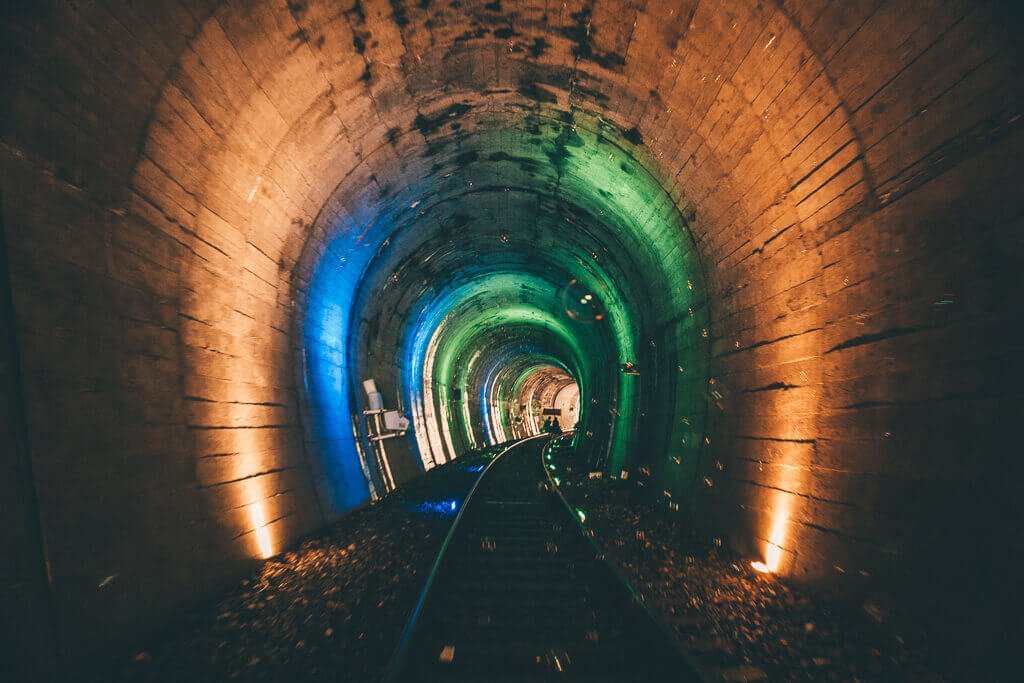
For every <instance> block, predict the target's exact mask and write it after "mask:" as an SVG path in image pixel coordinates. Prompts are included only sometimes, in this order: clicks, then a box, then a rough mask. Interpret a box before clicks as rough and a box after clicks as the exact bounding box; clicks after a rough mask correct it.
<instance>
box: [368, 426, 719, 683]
mask: <svg viewBox="0 0 1024 683" xmlns="http://www.w3.org/2000/svg"><path fill="white" fill-rule="evenodd" d="M549 441H550V439H549V438H548V437H535V438H532V439H526V440H524V441H521V442H519V443H517V444H515V445H513V446H511V447H509V448H508V449H506V450H505V451H503V452H502V453H501V454H499V455H498V456H497V457H496V458H495V459H494V460H493V461H492V462H491V463H490V465H489V466H488V467H487V469H486V470H485V471H484V473H483V474H482V475H481V477H480V479H479V480H478V481H477V483H476V485H475V486H474V487H473V489H472V490H471V491H470V493H469V495H468V496H467V497H466V500H465V502H464V504H463V507H462V509H461V510H460V511H459V514H458V516H457V517H456V519H455V522H454V523H453V525H452V528H451V530H450V531H449V533H448V536H447V538H446V539H445V541H444V544H443V546H442V549H441V552H440V553H439V555H438V558H437V561H436V562H435V564H434V567H433V569H432V571H431V573H430V576H429V577H428V579H427V583H426V586H425V587H424V590H423V594H422V595H421V597H420V601H419V603H418V604H417V606H416V609H415V610H414V611H413V614H412V617H411V618H410V620H409V623H408V625H407V627H406V630H405V633H404V635H403V638H402V640H401V642H400V644H399V646H398V648H397V649H396V651H395V654H394V657H393V658H392V661H391V663H390V665H389V667H388V670H387V673H386V674H385V677H384V680H385V681H387V682H389V683H397V682H399V681H402V682H409V681H430V682H432V683H433V682H446V681H467V682H468V681H474V682H483V681H488V682H490V681H496V682H497V681H535V680H549V679H551V680H564V681H587V682H599V681H680V682H682V681H700V680H702V678H701V676H700V675H699V674H698V672H697V671H696V669H695V668H694V667H693V666H692V665H691V664H690V663H689V661H688V660H687V658H686V657H685V656H684V655H683V653H682V652H681V651H680V650H679V649H678V646H677V645H676V643H675V641H674V640H673V639H672V638H671V637H670V636H669V635H668V634H667V633H666V632H665V631H663V630H662V628H661V627H660V625H659V624H658V623H657V622H656V621H655V620H654V619H653V618H652V617H651V616H650V614H649V613H648V612H647V610H646V609H645V608H644V606H643V604H642V603H641V602H640V601H639V600H638V599H637V598H636V596H635V595H634V594H633V592H632V590H631V589H630V587H629V586H628V584H627V583H626V582H625V581H624V580H623V579H622V577H621V576H620V575H619V574H618V573H617V571H616V570H615V569H614V568H612V567H611V565H610V564H608V563H607V562H606V561H604V559H603V556H601V555H600V552H599V550H598V549H597V547H596V546H595V545H594V544H593V543H592V541H591V539H590V538H589V537H588V536H587V534H586V532H585V530H584V528H583V527H582V526H581V524H580V522H579V520H578V519H577V516H576V513H575V512H574V511H573V510H572V509H571V508H569V507H568V505H567V504H566V502H565V500H564V499H563V498H562V497H561V495H560V494H559V493H558V492H557V487H555V486H554V484H553V482H552V481H551V479H550V478H549V476H548V473H547V472H546V470H545V469H544V464H543V459H542V452H543V449H544V448H545V447H546V446H547V445H549Z"/></svg>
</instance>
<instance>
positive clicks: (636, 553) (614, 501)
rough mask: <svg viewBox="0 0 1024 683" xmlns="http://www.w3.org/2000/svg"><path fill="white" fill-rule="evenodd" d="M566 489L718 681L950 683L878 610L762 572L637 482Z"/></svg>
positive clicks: (590, 482)
mask: <svg viewBox="0 0 1024 683" xmlns="http://www.w3.org/2000/svg"><path fill="white" fill-rule="evenodd" d="M563 471H564V472H565V477H564V478H565V479H566V483H569V484H571V485H570V486H562V487H561V488H562V491H563V493H564V494H565V495H566V497H567V499H568V500H569V502H570V503H571V504H572V505H573V506H578V507H579V508H582V509H584V510H586V511H587V525H588V527H589V528H590V529H591V530H592V531H593V532H594V536H595V539H596V540H597V541H598V543H599V545H600V546H601V547H602V548H604V550H605V551H606V554H607V557H608V559H609V560H611V561H612V562H613V563H615V564H616V565H617V566H618V567H619V568H620V570H622V572H623V574H624V575H625V576H626V578H627V579H628V580H629V581H630V583H632V585H633V588H634V589H635V590H636V591H637V592H638V593H639V594H642V595H643V596H644V600H645V602H646V604H647V606H648V608H649V609H651V610H652V612H653V613H654V614H655V615H656V616H657V617H658V618H659V619H661V621H662V622H663V623H665V624H666V625H667V626H668V627H669V628H670V630H672V631H673V632H675V634H676V636H677V637H678V638H679V641H680V643H681V645H682V646H683V648H684V649H685V650H686V651H687V652H689V653H690V655H691V657H693V659H694V660H695V661H696V663H697V664H698V665H699V666H701V667H702V668H703V669H704V670H705V672H706V673H707V674H708V675H709V676H710V677H711V679H712V680H718V681H729V682H741V681H766V680H767V681H872V682H873V681H921V682H923V681H928V682H932V683H938V682H941V681H947V680H951V679H950V678H949V677H947V676H944V675H940V674H937V673H936V672H934V671H932V670H930V668H929V667H928V665H927V664H926V661H927V660H926V659H925V657H924V655H923V653H922V652H920V651H917V650H914V649H913V648H911V647H910V646H908V645H907V644H906V642H905V640H904V639H903V638H901V637H900V636H898V635H896V634H892V633H888V632H886V631H885V629H884V628H883V625H882V624H879V623H878V622H877V621H876V620H875V619H874V618H873V615H871V616H870V617H869V615H868V614H865V611H867V612H868V613H869V614H870V612H871V610H865V608H864V607H863V606H858V605H846V604H842V603H840V602H838V601H836V600H833V601H829V600H826V599H824V598H821V597H817V596H812V595H810V594H808V593H805V592H803V591H801V590H800V589H799V588H798V587H796V586H791V585H789V584H788V583H786V582H784V581H783V580H780V579H779V578H778V577H774V576H771V575H764V574H760V573H758V572H756V571H755V570H754V569H753V568H752V567H751V566H750V561H749V559H746V560H745V559H742V558H740V557H737V556H735V555H733V554H731V553H730V552H729V551H728V550H727V548H725V547H724V546H723V544H721V543H720V542H717V541H719V539H713V538H712V539H706V538H702V537H701V536H699V535H697V534H695V533H694V532H693V531H692V530H691V529H689V528H688V527H687V525H686V524H685V523H684V521H683V516H682V515H679V514H678V513H674V512H672V511H670V510H668V509H666V508H665V506H664V505H655V504H654V503H652V502H651V500H650V497H649V496H646V495H644V494H645V493H646V492H645V490H644V489H643V488H642V487H639V486H638V484H639V483H640V478H639V477H638V478H637V479H635V480H634V481H622V480H619V481H613V480H594V479H591V478H590V477H587V476H583V475H580V476H573V475H572V474H571V473H569V472H568V469H567V468H566V469H565V470H563Z"/></svg>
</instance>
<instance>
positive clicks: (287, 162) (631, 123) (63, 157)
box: [0, 0, 1022, 661]
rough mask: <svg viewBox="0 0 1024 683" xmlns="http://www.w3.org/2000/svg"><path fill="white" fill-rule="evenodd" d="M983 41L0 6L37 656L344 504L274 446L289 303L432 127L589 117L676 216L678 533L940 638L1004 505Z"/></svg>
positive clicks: (616, 10) (1002, 166)
mask: <svg viewBox="0 0 1024 683" xmlns="http://www.w3.org/2000/svg"><path fill="white" fill-rule="evenodd" d="M1019 25H1020V24H1019V21H1018V17H1016V16H1013V15H1012V12H1011V11H1010V10H1008V9H1007V8H1006V6H1005V5H1001V4H999V3H973V2H966V1H963V2H939V1H938V0H935V1H934V2H920V3H913V4H911V3H905V2H892V3H875V2H855V3H850V2H839V1H836V2H825V1H815V2H799V3H798V2H790V1H789V0H780V1H779V2H760V3H755V2H730V3H720V2H710V1H697V0H692V1H690V0H687V1H684V2H676V1H670V0H665V1H664V2H661V1H658V0H651V1H650V2H643V1H642V0H635V1H634V0H631V1H623V2H569V3H564V4H556V5H552V6H549V5H548V3H541V2H515V3H513V2H508V1H505V2H502V3H486V4H485V3H483V2H472V3H471V2H465V3H459V4H458V5H443V6H442V5H441V4H439V3H434V2H425V3H416V4H413V3H404V2H392V3H384V2H377V1H374V2H353V3H351V5H350V6H342V8H341V11H339V10H338V7H337V6H336V5H335V4H333V3H331V4H329V3H320V2H308V3H288V4H284V3H277V2H203V1H202V0H182V1H181V2H177V1H174V0H167V1H165V2H159V3H146V4H144V5H130V4H127V3H121V2H118V1H116V0H109V1H105V2H96V3H88V4H79V5H71V4H66V3H49V2H46V3H39V4H38V5H36V4H32V5H31V6H29V4H28V3H25V4H23V5H22V6H20V7H17V8H14V9H12V10H11V13H10V17H9V20H8V21H7V22H6V25H5V33H6V35H5V38H4V44H5V49H6V54H5V62H7V64H9V66H10V68H9V69H8V73H9V74H10V77H9V78H8V79H5V83H4V86H3V87H4V91H3V101H4V103H5V104H4V105H3V107H4V108H3V151H2V154H0V159H2V163H3V219H4V227H5V239H6V248H7V253H8V259H9V262H10V270H11V272H10V278H9V282H7V283H5V287H9V288H10V292H11V296H12V300H13V304H14V326H15V329H16V341H17V346H18V349H19V350H20V376H21V393H22V394H23V396H24V409H25V410H24V416H23V418H19V417H18V416H15V417H14V418H12V419H13V420H14V421H15V422H21V423H23V424H22V425H21V426H22V427H23V428H24V430H25V433H26V434H27V439H26V443H27V448H28V451H29V452H30V453H31V463H32V470H33V474H34V480H33V481H34V484H35V488H36V490H37V491H38V499H39V503H38V505H39V506H38V511H39V517H40V519H41V523H42V531H43V538H44V539H45V545H46V552H47V559H48V561H49V568H50V572H51V577H52V582H51V587H52V591H53V595H54V601H55V605H56V614H57V615H58V623H59V629H60V643H61V647H62V649H63V650H64V652H65V654H66V656H67V657H68V658H69V660H70V661H78V660H82V659H85V658H87V657H89V656H91V655H90V653H92V652H93V651H94V649H98V650H99V651H107V650H110V649H113V648H116V647H119V646H120V645H121V644H123V643H125V642H129V641H130V640H131V639H132V637H133V634H135V633H137V632H138V630H139V629H145V628H151V627H153V626H155V625H157V624H160V623H162V622H163V621H164V620H166V619H167V618H168V617H169V616H170V615H173V614H176V613H177V612H178V610H179V609H180V608H181V606H182V605H183V604H187V603H192V602H194V601H195V600H197V599H199V598H201V597H202V596H206V595H210V594H211V592H212V591H214V590H216V588H217V587H219V586H220V585H222V584H223V583H224V582H225V581H227V580H229V579H230V578H232V577H234V576H236V575H237V574H238V573H239V572H241V571H242V570H243V569H244V567H245V566H246V565H247V564H248V563H249V562H251V558H253V557H254V556H257V555H258V554H260V545H261V543H263V542H265V540H261V539H260V538H259V534H258V533H257V529H266V530H267V531H266V532H265V533H266V534H268V535H269V537H270V539H271V543H272V545H273V547H274V548H275V549H280V548H283V547H285V546H286V545H287V544H288V543H289V542H291V541H292V540H294V539H296V538H297V537H299V536H300V535H301V534H303V533H306V532H309V531H312V530H314V529H315V528H317V527H318V526H319V525H321V524H322V523H323V522H324V521H325V519H326V518H330V517H332V516H334V515H336V514H338V513H340V512H341V511H343V510H344V509H345V508H346V507H348V506H349V505H350V503H351V501H352V500H353V498H351V497H346V496H341V497H339V498H338V499H337V500H334V501H333V502H332V499H331V496H330V494H329V492H327V491H325V490H324V486H325V484H324V482H325V481H327V480H328V478H329V477H328V474H330V473H324V472H323V471H321V470H320V469H319V466H318V465H317V459H316V457H315V450H316V448H317V447H318V446H317V444H316V443H315V439H313V440H312V441H311V439H310V438H309V437H308V432H304V429H303V424H304V419H305V421H306V423H307V426H308V422H309V420H310V418H311V416H310V415H309V407H308V405H307V403H305V399H304V398H303V396H302V389H301V383H299V382H297V381H296V378H297V377H299V376H301V373H298V372H297V371H296V367H295V362H294V359H295V357H296V355H297V354H300V353H301V349H300V348H299V347H300V346H301V343H300V342H299V341H298V339H299V338H300V337H301V333H300V332H299V331H298V329H297V326H298V325H299V323H298V322H296V311H299V310H304V307H306V306H307V304H308V300H307V299H308V296H309V295H310V290H309V283H310V281H311V278H312V276H313V270H314V268H315V265H316V263H317V262H318V261H319V256H321V255H322V254H324V253H325V252H327V251H328V250H329V249H330V244H331V242H330V241H331V239H332V237H333V236H334V235H335V232H334V231H335V228H336V226H337V225H338V224H339V223H343V222H348V223H350V224H359V223H366V222H367V221H368V220H369V217H371V216H373V215H374V214H375V212H376V211H377V207H376V203H377V200H378V196H379V193H369V192H366V191H365V189H366V188H367V187H372V186H376V187H377V188H380V187H383V186H386V185H389V184H393V183H398V184H401V183H402V182H403V178H405V177H406V175H407V172H408V171H407V168H406V164H408V163H411V162H409V160H410V159H412V158H415V157H418V156H420V155H422V154H423V153H424V151H425V150H426V148H427V146H428V139H437V137H441V138H444V137H447V136H450V135H452V132H451V131H450V128H449V129H444V130H441V131H440V132H438V131H433V132H431V133H429V134H426V135H420V134H418V133H415V132H413V131H415V130H416V126H415V123H416V119H417V117H418V116H421V117H426V118H427V119H429V118H430V116H436V115H437V114H438V112H444V111H447V110H448V109H446V108H450V107H452V106H454V105H457V106H460V107H468V108H470V110H473V113H472V114H470V115H467V117H466V118H467V125H468V126H472V125H473V121H479V120H482V119H476V118H474V117H475V116H476V114H477V113H478V112H481V111H486V112H492V113H493V112H498V113H501V112H505V111H508V110H510V109H514V108H516V107H525V108H530V109H532V108H536V107H542V108H545V109H546V110H560V111H566V112H574V113H577V114H578V115H579V116H580V117H581V118H584V117H587V116H590V117H599V118H601V119H602V120H606V121H608V122H611V123H613V124H614V125H615V127H617V128H618V129H619V130H620V131H625V132H626V133H627V134H628V138H629V140H630V141H631V143H635V147H636V150H637V151H636V153H635V156H636V158H637V160H638V163H640V164H642V165H643V167H644V168H645V169H646V172H648V173H650V174H651V175H652V176H653V177H655V178H657V179H659V180H660V182H661V183H662V186H663V187H664V188H665V190H666V191H667V192H668V193H669V195H670V196H671V198H672V200H673V202H674V203H675V205H676V207H677V208H678V210H679V211H680V212H681V214H682V215H683V216H685V217H686V223H687V225H688V226H689V230H690V232H691V234H692V238H693V240H694V243H695V245H696V251H697V254H698V255H699V259H700V264H701V266H702V268H703V272H704V274H705V275H706V279H707V280H706V283H705V285H706V288H707V291H706V293H703V294H704V296H705V299H706V302H707V313H708V315H709V316H710V320H709V323H708V327H707V329H708V332H709V342H710V344H711V361H710V369H709V372H710V377H711V378H713V379H714V380H715V384H714V385H713V387H712V388H711V391H712V393H711V394H710V396H711V398H710V400H709V403H710V405H711V407H710V408H709V423H708V425H707V429H706V432H707V439H706V442H707V443H706V444H705V445H706V446H707V448H705V449H704V450H703V451H702V457H701V461H700V463H699V466H700V468H701V475H702V476H707V477H708V478H709V480H711V486H710V488H705V489H704V490H703V492H702V493H701V494H700V495H699V498H697V499H695V501H694V505H695V507H694V509H695V511H696V513H698V515H697V519H698V520H699V521H700V522H701V523H702V524H704V525H706V527H707V528H709V529H711V530H713V531H715V532H716V533H720V534H721V535H723V536H725V537H726V538H727V539H728V540H729V542H730V543H731V545H733V546H734V547H735V548H737V549H739V550H741V551H743V552H745V553H748V554H750V555H751V556H752V557H762V558H765V557H767V559H769V560H772V561H773V562H775V563H776V564H777V567H778V570H779V572H780V573H782V574H783V575H786V576H792V577H797V578H801V579H805V580H813V581H819V582H822V583H823V584H828V585H837V586H840V587H843V588H846V589H848V590H850V591H851V592H852V593H854V594H857V595H861V596H864V599H866V600H870V601H872V602H873V603H877V604H878V605H880V606H881V607H882V609H883V611H884V610H888V609H889V607H890V604H891V607H892V608H893V609H895V610H896V611H899V610H900V609H903V608H909V609H911V610H912V609H913V606H915V605H917V606H918V607H920V606H921V605H922V604H926V603H927V602H929V601H932V602H934V599H935V596H934V592H935V591H936V590H938V589H939V588H942V589H947V590H949V591H950V592H949V593H948V594H947V597H949V598H950V601H949V602H948V603H945V604H943V605H942V607H941V609H942V610H945V611H946V612H947V613H946V614H945V620H947V621H948V623H949V628H950V629H951V630H953V631H955V632H960V631H961V629H972V628H974V627H975V626H976V624H974V623H972V621H971V618H972V615H973V614H974V613H975V612H974V611H972V605H974V606H976V605H977V604H978V601H981V602H982V603H984V602H985V601H986V600H990V599H991V598H988V597H986V594H985V591H984V587H985V586H987V585H991V583H992V581H995V580H999V579H1001V578H1003V577H1004V575H1003V574H1002V569H1001V567H1000V565H999V564H997V563H996V562H995V561H994V560H990V559H989V558H990V557H991V547H993V546H995V545H997V544H999V543H1001V542H1007V541H1008V540H1009V541H1011V542H1013V541H1014V537H1013V534H1007V533H1006V526H1005V523H1004V521H1003V520H1006V519H1012V518H1014V515H1017V517H1019V508H1018V506H1017V504H1016V502H1015V500H1016V497H1015V491H1016V490H1018V489H1019V485H1018V483H1017V477H1018V476H1019V475H1020V471H1021V468H1020V464H1019V459H1017V458H1015V457H1014V451H1013V449H1012V447H1010V446H1009V444H1012V443H1013V423H1014V418H1018V417H1019V416H1020V388H1019V387H1020V384H1019V381H1020V379H1021V364H1020V357H1019V350H1020V342H1019V339H1018V338H1017V337H1016V336H1015V334H1014V330H1016V329H1019V326H1020V322H1021V308H1020V306H1019V305H1017V302H1018V301H1019V295H1020V290H1021V287H1020V279H1019V275H1018V273H1017V264H1018V262H1019V259H1020V256H1021V238H1020V235H1021V232H1020V228H1021V225H1020V217H1021V194H1020V192H1019V191H1016V190H1017V187H1018V186H1019V179H1018V176H1017V173H1016V168H1015V166H1016V162H1017V160H1018V159H1019V158H1020V153H1021V150H1022V144H1021V135H1022V134H1021V129H1020V122H1021V117H1020V107H1021V82H1020V79H1019V78H1017V77H1016V76H1015V74H1016V73H1018V70H1019V67H1020V54H1019V47H1018V43H1017V41H1016V37H1015V35H1014V28H1015V27H1018V28H1019ZM445 123H447V121H445ZM395 130H398V131H402V132H403V134H402V135H401V136H399V137H398V138H395V137H394V132H393V131H395ZM406 132H408V134H406ZM413 167H415V165H414V164H413ZM304 434H307V436H304ZM339 438H340V437H339ZM304 444H305V447H304ZM338 477H342V475H338ZM342 478H343V477H342ZM339 480H340V479H339ZM317 491H319V492H320V495H319V496H318V495H317V494H316V492H317ZM255 510H259V512H258V515H257V514H256V513H255V512H254V511H255ZM5 534H12V537H11V543H15V544H17V541H16V540H14V539H15V536H14V535H13V534H14V530H13V529H12V530H6V529H5ZM5 538H6V537H5ZM8 545H9V544H8ZM21 571H24V572H29V573H31V569H24V570H21ZM922 571H923V572H927V575H928V576H931V577H934V581H933V582H924V583H922V582H920V581H917V580H916V577H919V576H920V575H921V574H920V572H922ZM37 578H38V577H37Z"/></svg>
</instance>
